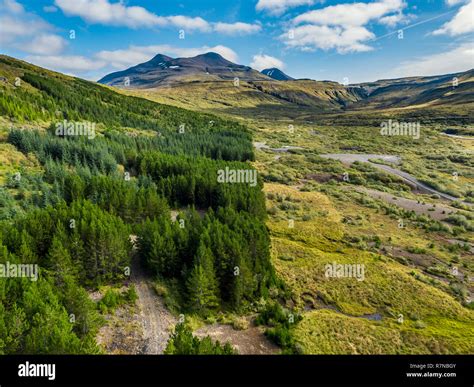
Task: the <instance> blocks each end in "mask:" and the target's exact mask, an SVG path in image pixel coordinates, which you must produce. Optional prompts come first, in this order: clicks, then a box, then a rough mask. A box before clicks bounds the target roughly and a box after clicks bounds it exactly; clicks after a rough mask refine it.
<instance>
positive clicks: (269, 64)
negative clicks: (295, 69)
mask: <svg viewBox="0 0 474 387" xmlns="http://www.w3.org/2000/svg"><path fill="white" fill-rule="evenodd" d="M250 67H253V68H254V69H256V70H258V71H262V70H265V69H270V68H273V67H276V68H278V69H280V70H283V69H284V68H285V64H284V63H283V62H282V61H281V60H280V59H277V58H274V57H273V56H270V55H263V54H260V55H254V57H253V61H252V63H250Z"/></svg>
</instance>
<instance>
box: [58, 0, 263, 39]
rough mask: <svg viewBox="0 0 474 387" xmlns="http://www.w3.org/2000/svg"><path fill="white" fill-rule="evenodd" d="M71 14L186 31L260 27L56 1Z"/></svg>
mask: <svg viewBox="0 0 474 387" xmlns="http://www.w3.org/2000/svg"><path fill="white" fill-rule="evenodd" d="M55 4H56V6H57V7H59V8H60V9H61V10H62V11H63V12H64V13H65V14H66V15H68V16H79V17H80V18H82V19H83V20H85V21H86V22H88V23H91V24H103V25H109V26H124V27H129V28H142V27H144V28H151V27H176V28H182V29H184V30H186V31H199V32H217V33H222V34H225V35H249V34H253V33H257V32H259V31H260V30H261V27H260V25H258V24H248V23H241V22H237V23H222V22H218V23H210V22H208V21H206V20H204V19H203V18H201V17H189V16H184V15H174V16H160V15H156V14H154V13H152V12H150V11H148V10H146V9H145V8H143V7H139V6H127V5H125V4H124V3H123V2H116V3H112V2H110V1H109V0H55Z"/></svg>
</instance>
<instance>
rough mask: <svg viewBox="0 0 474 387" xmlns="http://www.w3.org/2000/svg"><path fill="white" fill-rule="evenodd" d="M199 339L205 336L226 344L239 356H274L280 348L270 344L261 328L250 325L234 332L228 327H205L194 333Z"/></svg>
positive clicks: (217, 325) (220, 325) (216, 325)
mask: <svg viewBox="0 0 474 387" xmlns="http://www.w3.org/2000/svg"><path fill="white" fill-rule="evenodd" d="M194 335H196V336H197V337H200V338H204V337H206V336H209V337H211V339H213V340H218V341H219V342H220V343H226V342H228V343H229V344H230V345H232V347H233V348H234V349H235V350H237V352H238V353H239V354H240V355H274V354H278V353H280V348H279V347H277V346H276V345H275V344H273V343H272V342H270V341H269V340H268V339H267V338H266V336H265V335H264V333H263V328H260V327H257V326H254V325H250V326H249V327H248V328H247V329H245V330H236V329H234V328H233V327H232V326H230V325H223V324H212V325H206V326H204V327H202V328H200V329H198V330H197V331H195V332H194Z"/></svg>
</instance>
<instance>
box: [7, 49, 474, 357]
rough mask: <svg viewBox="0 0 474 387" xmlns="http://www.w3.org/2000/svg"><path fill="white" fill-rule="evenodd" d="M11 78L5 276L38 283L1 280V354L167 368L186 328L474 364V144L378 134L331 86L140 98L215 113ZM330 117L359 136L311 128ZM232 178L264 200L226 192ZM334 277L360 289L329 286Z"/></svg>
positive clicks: (18, 64)
mask: <svg viewBox="0 0 474 387" xmlns="http://www.w3.org/2000/svg"><path fill="white" fill-rule="evenodd" d="M0 76H1V77H5V78H6V81H4V82H2V83H0V90H1V91H2V92H1V93H0V116H1V121H0V129H1V131H0V158H1V165H0V181H2V182H3V186H2V188H1V190H0V209H1V211H0V225H1V228H0V260H1V262H6V261H10V262H29V263H34V264H38V265H39V266H40V268H41V275H40V277H39V280H38V281H37V282H32V281H31V282H30V281H26V280H25V282H24V283H22V285H21V286H19V285H15V284H16V282H11V281H10V282H9V281H6V280H5V279H0V283H1V285H2V286H1V287H0V289H3V290H2V291H1V292H0V299H1V301H2V303H1V305H2V308H0V328H3V327H4V326H5V329H0V338H1V340H0V352H2V353H7V354H21V353H99V352H103V351H113V349H111V348H113V347H114V346H113V345H107V344H104V345H103V344H102V343H110V342H111V341H112V342H114V343H117V345H116V346H115V348H117V346H118V347H119V348H120V349H121V350H122V351H123V352H122V353H151V352H153V351H155V352H156V351H161V350H162V349H163V347H164V343H165V341H166V339H167V338H168V336H169V330H168V327H167V326H166V325H167V322H168V321H169V322H174V321H176V320H177V318H178V316H179V315H180V314H185V315H186V320H187V321H188V322H189V326H191V327H193V329H195V330H199V331H201V330H202V331H205V332H208V333H209V332H210V333H209V334H211V335H212V330H213V329H216V330H217V331H220V332H229V331H231V333H232V334H228V335H226V338H229V340H230V341H231V340H241V341H239V342H237V343H236V342H233V344H236V345H239V344H240V343H241V342H245V341H251V340H257V341H258V342H259V343H261V347H263V348H268V351H273V347H271V346H270V345H268V344H269V343H268V342H267V341H265V340H268V339H270V340H272V341H273V342H274V343H276V345H278V347H279V348H280V350H281V351H283V352H284V353H306V354H322V353H324V354H335V353H338V354H339V353H340V354H350V353H352V354H361V353H364V354H365V353H371V354H387V353H403V354H418V353H430V354H452V353H472V351H473V342H474V341H473V336H472V332H474V312H473V310H472V308H473V303H472V294H473V293H474V287H473V284H472V281H470V279H471V278H472V277H473V275H474V261H473V259H472V257H473V246H474V240H473V234H472V230H473V229H474V225H473V219H474V216H473V210H472V206H471V204H472V202H473V200H474V175H473V173H472V168H473V164H472V157H470V154H471V153H472V150H473V144H472V140H470V139H460V138H455V137H448V136H445V135H442V134H441V131H442V130H443V129H444V126H442V125H439V124H436V123H435V124H432V123H430V122H428V121H424V125H423V132H422V137H421V139H413V138H407V137H403V138H401V137H400V138H392V137H388V136H381V135H380V129H379V128H378V127H377V126H376V125H375V126H374V125H371V122H370V120H372V119H373V120H374V122H376V121H377V120H378V122H380V120H381V119H382V118H381V117H384V116H383V115H377V114H380V112H379V111H377V110H375V111H374V112H373V113H371V112H369V113H368V110H362V111H354V112H346V113H345V114H344V115H343V118H341V117H339V115H338V114H337V112H338V111H340V110H341V109H346V106H348V105H349V102H348V101H352V102H351V103H357V102H358V101H360V100H361V99H362V98H365V97H364V94H360V92H361V88H352V87H343V86H341V85H339V84H337V83H333V82H315V81H306V80H305V81H303V80H301V81H285V82H278V81H267V80H266V81H249V82H245V81H244V82H242V83H241V84H240V85H239V87H235V86H233V83H232V81H218V82H215V83H212V82H206V83H203V82H198V83H186V84H182V85H180V86H179V87H173V88H158V89H144V90H139V91H138V92H137V91H133V92H136V93H137V94H139V93H140V94H141V95H142V96H146V97H147V98H150V99H151V98H155V97H156V98H158V96H157V94H155V93H157V91H160V92H163V94H161V95H160V96H159V98H161V99H166V100H167V102H169V103H170V104H171V103H175V104H177V105H179V106H186V105H188V104H189V106H191V105H193V107H194V109H200V107H201V106H206V110H208V111H214V112H218V113H219V114H218V115H214V114H209V113H199V112H192V111H188V110H185V109H182V108H181V107H172V106H167V105H163V104H159V103H155V102H152V101H150V100H148V99H145V98H141V97H131V96H127V95H124V94H123V93H124V91H123V90H121V92H120V93H118V92H116V91H114V89H112V88H110V87H106V86H102V85H98V84H95V83H92V82H87V81H84V80H80V79H77V78H72V77H68V76H65V75H62V74H59V73H55V72H51V71H48V70H45V69H42V68H39V67H37V66H33V65H30V64H28V63H25V62H22V61H18V60H16V59H13V58H10V57H6V56H1V57H0ZM16 78H19V79H20V83H18V82H16V81H15V79H16ZM435 84H436V82H435ZM385 86H386V85H385ZM385 86H384V87H385ZM380 87H381V88H383V87H382V86H381V85H380ZM328 90H330V92H328ZM165 91H166V92H167V94H165ZM216 91H218V92H216ZM126 92H127V93H130V92H132V91H126ZM147 93H152V94H151V96H150V95H148V94H147ZM374 93H375V91H374ZM221 98H222V99H221ZM226 101H227V102H226ZM229 101H231V102H229ZM239 101H240V105H239ZM256 101H258V102H256ZM226 103H228V105H229V106H226V105H225V104H226ZM262 105H264V106H266V107H268V106H270V107H271V108H272V109H274V110H271V109H270V108H268V109H267V110H264V111H265V113H266V114H269V116H270V117H269V118H268V119H267V117H266V116H265V115H262V114H261V112H262V111H263V109H262ZM239 106H241V107H240V110H239ZM291 106H294V107H295V108H294V109H293V110H292V109H291ZM448 106H450V105H449V104H448ZM456 108H457V109H459V111H461V110H462V109H464V105H459V106H457V107H456ZM246 109H256V111H258V109H260V110H259V111H260V115H256V116H251V117H249V116H247V115H246V113H247V111H248V110H246ZM229 111H231V112H232V115H233V116H234V117H239V120H240V122H241V123H237V122H235V121H233V120H228V119H226V118H223V117H225V116H228V115H229V114H228V113H229ZM318 111H329V112H328V113H327V116H328V117H335V118H334V119H337V120H340V121H339V122H341V121H342V120H343V119H347V120H348V124H347V125H342V124H333V123H331V124H317V125H316V124H313V123H308V122H305V121H304V120H302V119H301V117H305V118H306V116H305V115H306V114H318V115H319V113H317V112H318ZM416 111H418V112H420V114H421V116H422V117H423V116H429V115H433V114H432V113H430V112H429V111H428V110H424V109H422V108H419V109H418V110H416ZM298 112H299V113H298ZM311 112H312V113H311ZM315 112H316V113H315ZM270 113H272V114H270ZM276 113H278V115H277V114H276ZM349 113H350V114H353V116H350V115H349ZM292 114H299V116H298V117H299V121H289V120H288V119H287V117H288V116H290V115H292ZM371 114H373V115H371ZM383 114H387V113H386V111H384V113H383ZM437 114H438V115H439V110H438V111H437ZM354 117H361V118H360V119H354ZM388 117H391V116H388ZM433 118H434V119H437V118H438V116H436V115H434V117H433ZM64 120H68V122H69V121H70V122H82V121H91V122H93V123H96V126H95V129H96V132H95V136H94V137H93V138H89V137H87V136H69V135H66V134H62V135H58V134H57V133H56V129H57V124H58V123H62V122H64ZM368 122H369V124H368ZM290 124H291V125H294V126H293V127H290V126H289V125H290ZM183 125H184V126H183ZM247 128H249V129H250V130H249V129H247ZM290 128H291V129H292V130H289V129H290ZM450 130H464V128H463V125H460V124H459V123H458V122H457V121H454V123H453V121H451V125H450ZM456 133H457V132H456ZM460 133H463V132H460ZM252 142H255V144H254V145H255V148H256V149H254V146H253V145H252ZM328 156H331V157H328ZM349 156H350V157H349ZM357 156H359V157H357ZM364 156H365V158H364ZM351 159H352V161H350V160H351ZM348 160H349V161H348ZM354 160H355V161H354ZM377 166H386V167H387V168H385V169H383V168H380V167H377ZM388 167H389V168H388ZM226 168H227V169H231V170H245V171H249V172H250V173H251V174H252V175H253V173H255V175H254V176H256V177H257V176H258V177H257V178H256V180H255V185H254V184H221V183H220V182H219V180H218V179H217V178H216V176H218V174H219V171H222V170H225V169H226ZM390 170H399V171H402V172H403V173H404V174H409V175H410V176H413V177H414V178H416V179H417V180H418V181H420V182H423V184H426V185H429V186H430V187H432V189H433V190H435V191H438V192H443V193H446V197H448V195H449V197H454V198H456V200H453V201H447V200H444V199H443V198H442V197H441V196H439V195H433V194H426V193H424V192H419V191H418V190H417V189H416V187H413V186H412V185H410V184H407V181H406V180H403V179H400V178H399V176H397V175H396V174H393V173H389V172H387V171H390ZM18 173H19V175H18ZM18 176H20V178H19V179H18ZM435 191H433V192H435ZM71 220H73V221H74V222H72V223H71ZM71 224H72V225H74V226H73V227H71ZM73 262H74V264H73ZM334 263H337V264H344V265H353V264H357V265H362V266H361V267H363V268H364V273H363V278H362V277H360V278H357V279H356V278H337V276H336V277H328V276H327V275H326V274H325V273H327V265H333V264H334ZM137 264H138V265H139V268H141V269H143V271H141V270H140V269H139V270H137V272H134V274H133V275H132V276H131V277H129V274H126V273H127V268H128V269H130V267H132V270H134V269H133V267H136V265H137ZM236 268H237V269H238V270H236ZM236 273H238V274H237V275H236ZM134 284H136V285H137V287H138V288H137V289H135V285H134ZM153 297H156V299H153ZM143 298H145V302H144V300H143ZM276 300H277V301H276ZM140 305H142V306H143V305H144V308H143V309H137V308H140ZM153 305H155V306H156V310H154V312H153V311H150V308H153ZM71 313H73V314H74V315H75V317H76V319H75V322H74V323H73V324H71V323H68V316H69V315H70V314H71ZM160 313H161V314H160ZM147 314H148V315H149V316H151V317H152V318H150V319H147ZM35 316H36V317H35ZM38 316H44V318H38ZM136 316H139V317H138V318H139V320H138V321H136V320H134V319H135V318H137V317H136ZM255 316H256V318H255ZM290 316H291V319H290ZM104 319H105V320H106V321H107V322H104ZM130 320H132V321H130ZM29 321H31V322H32V323H28V322H29ZM249 321H251V323H249ZM1 324H4V325H1ZM51 324H53V325H54V326H55V327H57V329H55V330H54V331H53V332H51V329H50V327H51ZM132 324H138V327H142V328H136V326H134V325H132ZM147 324H148V325H147ZM251 324H252V325H251ZM253 324H258V325H259V326H255V325H253ZM231 325H232V326H233V327H235V329H234V328H232V326H231ZM13 327H15V330H13ZM117 327H118V328H117ZM223 327H225V328H223ZM198 328H200V329H198ZM114 329H115V330H118V331H120V332H119V333H117V334H118V337H117V338H116V336H114V334H111V333H110V331H114ZM153 329H160V330H161V331H160V334H159V338H158V339H159V340H158V339H157V338H155V339H156V340H153V342H152V345H151V347H147V345H146V339H150V337H151V339H153V333H152V332H153ZM237 329H240V331H238V330H237ZM142 330H143V332H144V337H140V335H141V333H140V332H141V331H142ZM99 331H100V332H101V333H100V334H98V332H99ZM165 331H166V332H165ZM263 331H264V332H265V334H266V337H267V338H265V337H264V336H263V334H262V332H263ZM10 332H18V334H10ZM104 332H105V333H104ZM124 332H125V333H124ZM127 332H133V340H134V341H136V343H135V344H134V346H133V348H131V346H130V344H127V343H128V341H127V340H129V339H130V337H129V336H130V335H129V334H128V333H127ZM235 332H239V333H238V334H236V333H235ZM107 334H108V335H109V337H105V338H104V335H105V336H107ZM137 336H138V337H137ZM43 337H45V338H47V340H45V341H42V339H41V338H43ZM97 337H99V338H100V340H98V339H96V338H97ZM236 337H237V338H236ZM124 343H125V344H124ZM253 344H255V343H253ZM249 347H251V348H255V345H251V346H247V347H245V348H249ZM137 348H138V349H137ZM140 348H145V349H144V350H143V352H141V351H142V350H141V349H140ZM242 348H244V347H242ZM150 351H151V352H150ZM226 351H229V349H227V350H226Z"/></svg>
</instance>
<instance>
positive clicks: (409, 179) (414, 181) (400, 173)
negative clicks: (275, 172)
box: [321, 153, 459, 202]
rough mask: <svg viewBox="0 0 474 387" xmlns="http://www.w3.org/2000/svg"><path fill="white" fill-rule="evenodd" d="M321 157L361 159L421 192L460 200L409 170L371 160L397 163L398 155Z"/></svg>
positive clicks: (348, 162) (352, 160) (338, 155)
mask: <svg viewBox="0 0 474 387" xmlns="http://www.w3.org/2000/svg"><path fill="white" fill-rule="evenodd" d="M321 157H324V158H326V159H334V160H339V161H341V162H343V163H346V164H352V163H353V162H355V161H360V162H365V163H370V164H371V165H373V166H374V167H375V168H378V169H381V170H383V171H385V172H388V173H391V174H392V175H396V176H398V177H400V178H401V179H402V180H403V181H405V182H406V183H408V184H409V185H411V186H412V187H414V188H416V189H417V190H419V191H421V192H425V193H428V194H435V195H439V197H441V198H443V199H446V200H449V201H452V202H453V201H456V200H459V199H458V198H455V197H454V196H451V195H448V194H446V193H443V192H440V191H437V190H436V189H434V188H431V187H429V186H428V185H426V184H424V183H422V182H421V181H419V180H418V179H417V178H416V177H414V176H412V175H410V174H409V173H407V172H403V171H400V170H399V169H396V168H393V167H390V166H388V165H384V164H377V163H374V162H371V161H370V160H371V159H382V160H385V161H391V162H395V161H396V160H397V159H398V162H395V164H398V163H399V160H400V159H399V158H398V156H389V155H363V154H347V153H341V154H327V155H321Z"/></svg>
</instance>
